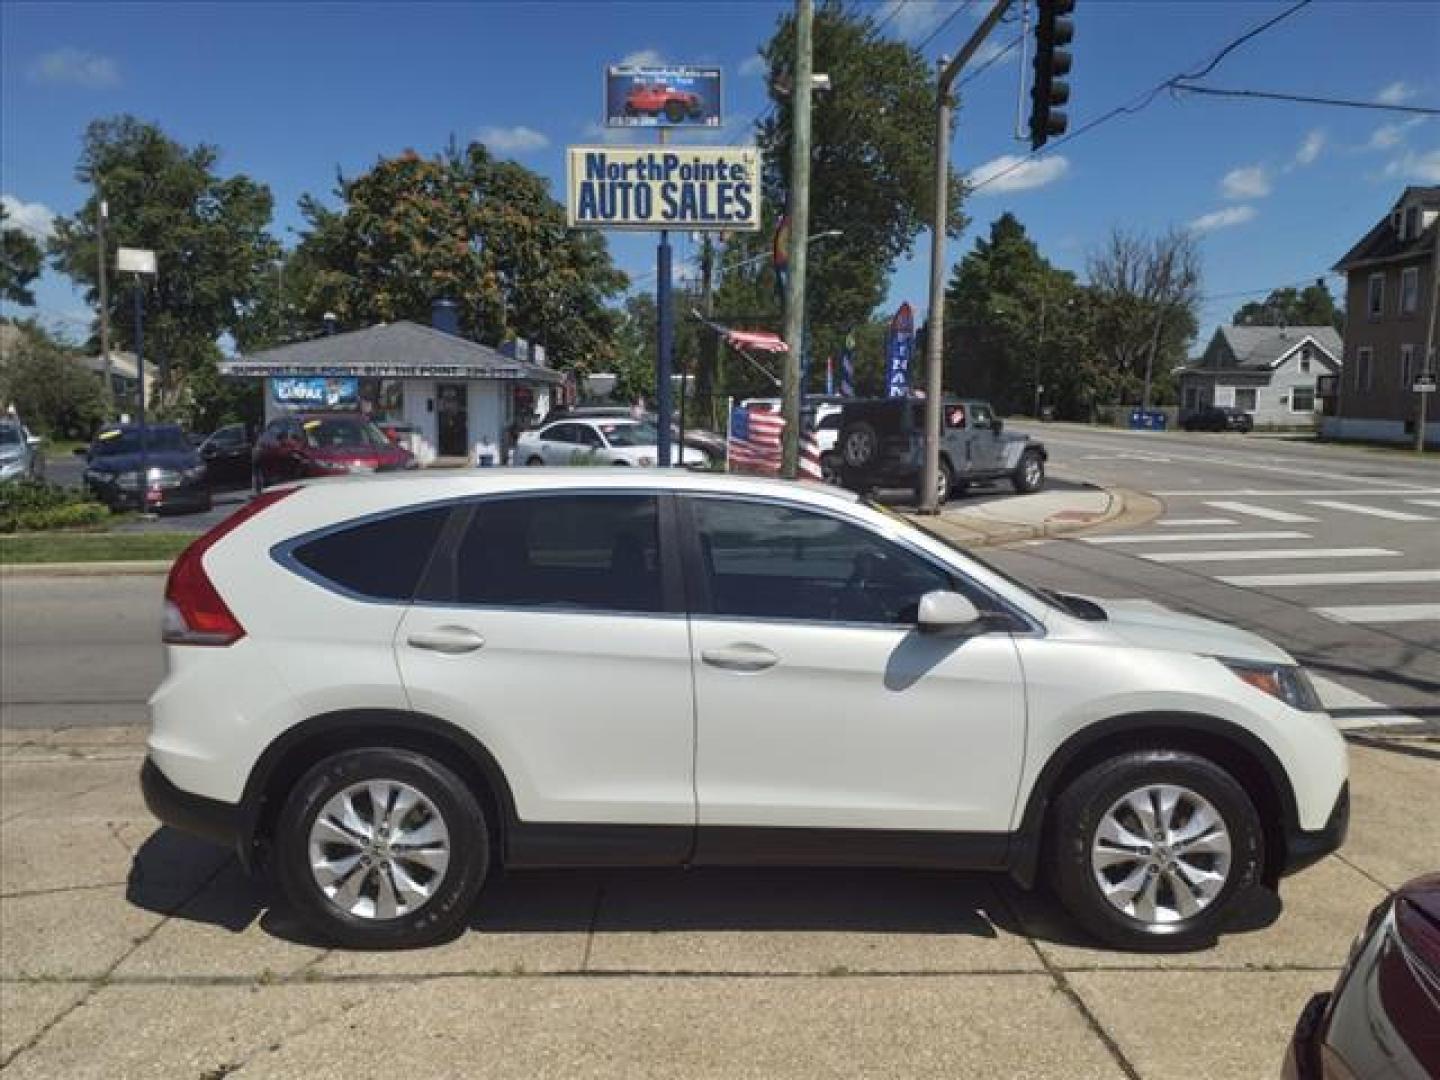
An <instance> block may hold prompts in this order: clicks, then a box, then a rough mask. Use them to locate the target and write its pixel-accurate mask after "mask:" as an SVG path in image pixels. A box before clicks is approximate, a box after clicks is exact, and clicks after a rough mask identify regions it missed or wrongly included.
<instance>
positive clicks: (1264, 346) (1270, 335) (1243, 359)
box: [1216, 326, 1344, 369]
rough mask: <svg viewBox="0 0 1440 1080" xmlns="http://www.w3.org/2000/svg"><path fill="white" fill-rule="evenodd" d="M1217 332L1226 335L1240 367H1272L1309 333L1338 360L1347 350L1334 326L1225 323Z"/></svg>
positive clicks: (1333, 358)
mask: <svg viewBox="0 0 1440 1080" xmlns="http://www.w3.org/2000/svg"><path fill="white" fill-rule="evenodd" d="M1216 333H1218V334H1220V335H1221V336H1223V337H1224V338H1225V342H1226V344H1228V345H1229V346H1230V351H1231V352H1233V353H1234V354H1235V365H1236V367H1241V368H1251V369H1268V368H1272V367H1274V366H1275V365H1276V364H1277V363H1279V362H1280V360H1281V359H1282V358H1283V357H1285V356H1286V355H1287V354H1288V353H1290V352H1291V351H1292V350H1293V349H1294V348H1295V346H1297V345H1299V344H1300V343H1301V342H1302V341H1304V340H1305V339H1306V338H1307V337H1308V338H1310V339H1311V340H1312V341H1313V342H1314V343H1315V344H1316V345H1318V346H1319V347H1320V348H1321V349H1323V350H1325V352H1326V353H1328V354H1329V356H1330V359H1332V360H1334V361H1335V362H1336V363H1339V362H1340V358H1341V354H1342V353H1343V352H1344V346H1343V344H1342V343H1341V341H1340V335H1339V333H1338V332H1336V330H1335V328H1334V327H1333V326H1222V327H1220V329H1219V330H1217V331H1216Z"/></svg>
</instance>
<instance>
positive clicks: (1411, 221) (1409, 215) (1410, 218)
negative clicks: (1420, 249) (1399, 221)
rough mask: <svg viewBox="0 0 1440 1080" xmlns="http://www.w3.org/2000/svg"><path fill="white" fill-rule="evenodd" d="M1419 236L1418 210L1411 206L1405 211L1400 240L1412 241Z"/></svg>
mask: <svg viewBox="0 0 1440 1080" xmlns="http://www.w3.org/2000/svg"><path fill="white" fill-rule="evenodd" d="M1419 235H1420V208H1419V207H1418V206H1412V207H1410V208H1409V209H1407V210H1406V211H1405V228H1404V229H1403V230H1402V231H1401V233H1400V239H1401V240H1407V239H1408V240H1414V239H1415V238H1416V237H1418V236H1419Z"/></svg>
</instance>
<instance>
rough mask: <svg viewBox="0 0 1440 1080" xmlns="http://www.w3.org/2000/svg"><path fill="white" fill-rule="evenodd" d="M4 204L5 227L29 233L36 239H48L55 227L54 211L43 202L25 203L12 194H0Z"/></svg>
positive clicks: (0, 199) (0, 200)
mask: <svg viewBox="0 0 1440 1080" xmlns="http://www.w3.org/2000/svg"><path fill="white" fill-rule="evenodd" d="M0 203H4V204H5V227H6V228H7V229H19V230H20V231H21V232H24V233H29V234H30V235H31V236H32V237H34V238H35V239H36V240H42V241H43V240H48V239H50V233H51V232H52V231H53V230H54V228H55V211H53V210H51V209H50V208H49V207H48V206H46V205H45V204H44V203H38V202H33V203H27V202H24V201H22V200H20V199H17V198H16V197H15V196H14V195H0Z"/></svg>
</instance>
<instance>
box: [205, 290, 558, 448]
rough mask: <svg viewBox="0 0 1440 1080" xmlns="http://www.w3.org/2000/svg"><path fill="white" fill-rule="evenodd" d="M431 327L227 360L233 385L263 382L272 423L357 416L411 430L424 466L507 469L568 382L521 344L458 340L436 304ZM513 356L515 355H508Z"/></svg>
mask: <svg viewBox="0 0 1440 1080" xmlns="http://www.w3.org/2000/svg"><path fill="white" fill-rule="evenodd" d="M431 324H432V325H430V326H422V325H420V324H419V323H414V322H409V321H406V320H400V321H397V322H393V323H381V324H379V325H377V326H371V327H367V328H365V329H363V330H351V331H344V332H338V333H331V334H327V335H326V336H324V337H319V338H314V339H312V340H310V341H301V342H297V343H294V344H291V345H280V346H277V347H275V348H273V349H264V350H261V351H259V352H254V353H249V354H247V355H244V356H239V357H236V358H234V359H231V360H226V361H223V362H222V363H221V365H220V372H221V374H222V375H225V376H227V377H230V378H246V379H256V378H258V379H260V380H261V381H262V383H263V385H264V399H265V420H266V422H267V423H268V422H269V421H271V420H273V419H276V418H277V417H281V416H286V415H289V414H292V413H317V412H320V413H324V412H335V413H359V414H360V415H364V416H368V417H370V418H371V419H373V420H376V421H389V422H394V423H401V424H406V425H409V427H410V428H411V429H412V431H411V432H410V434H409V435H408V437H407V439H406V440H405V441H406V443H407V445H408V446H409V448H410V449H411V450H412V451H414V453H415V454H416V456H417V457H418V458H419V459H420V461H421V463H422V464H429V463H430V462H432V461H434V460H435V459H436V458H462V457H463V458H467V459H469V460H470V461H472V462H482V461H484V460H486V459H487V458H488V459H489V460H490V461H491V462H494V463H496V464H500V463H503V461H504V459H505V455H506V454H508V452H509V448H510V445H511V443H512V442H513V440H514V434H515V432H516V431H517V430H519V429H521V428H524V427H525V426H527V425H528V424H530V423H533V422H534V421H535V420H536V419H537V418H539V417H541V416H544V415H545V412H546V411H547V410H548V409H549V408H550V406H551V404H552V402H557V401H558V398H559V395H560V394H562V393H563V392H564V386H565V376H564V375H563V374H561V373H560V372H558V371H554V370H551V369H550V368H548V367H546V366H545V364H544V358H543V353H542V352H541V350H540V349H538V348H536V349H535V350H534V356H533V360H534V361H538V362H532V358H531V353H530V350H529V349H527V348H525V347H524V344H523V343H520V347H519V348H518V349H515V350H514V355H507V354H506V353H504V352H500V351H497V350H495V349H492V348H490V347H489V346H487V345H481V344H479V343H478V342H475V341H470V340H469V339H468V338H464V337H461V336H460V334H459V332H458V331H459V320H458V317H457V313H456V309H455V305H454V304H453V303H452V302H450V301H447V300H437V301H436V302H435V306H434V311H433V315H432V319H431ZM507 351H509V350H507Z"/></svg>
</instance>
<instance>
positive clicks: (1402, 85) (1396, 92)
mask: <svg viewBox="0 0 1440 1080" xmlns="http://www.w3.org/2000/svg"><path fill="white" fill-rule="evenodd" d="M1414 96H1415V87H1413V86H1411V85H1410V84H1409V83H1407V82H1405V81H1404V80H1403V79H1397V80H1396V81H1395V82H1392V83H1390V84H1389V85H1388V86H1383V87H1381V88H1380V92H1379V93H1378V94H1376V95H1375V100H1376V101H1378V102H1379V103H1380V104H1381V105H1402V104H1404V103H1405V102H1407V101H1409V100H1410V99H1411V98H1413V97H1414Z"/></svg>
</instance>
